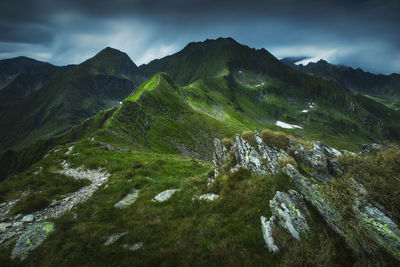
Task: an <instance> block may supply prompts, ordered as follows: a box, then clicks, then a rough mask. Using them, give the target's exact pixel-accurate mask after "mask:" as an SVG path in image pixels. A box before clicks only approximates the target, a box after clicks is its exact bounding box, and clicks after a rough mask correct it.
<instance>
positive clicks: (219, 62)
mask: <svg viewBox="0 0 400 267" xmlns="http://www.w3.org/2000/svg"><path fill="white" fill-rule="evenodd" d="M292 67H293V66H292ZM295 68H296V69H298V70H300V71H301V72H298V71H295V70H293V68H291V67H287V66H286V65H285V64H282V63H281V62H280V61H279V60H277V59H276V58H275V57H273V56H272V55H271V54H270V53H268V51H266V50H265V49H260V50H256V49H252V48H249V47H247V46H244V45H241V44H239V43H237V42H236V41H235V40H233V39H231V38H225V39H224V38H220V39H217V40H206V41H204V42H198V43H190V44H188V45H187V46H186V47H185V48H184V49H183V50H182V51H180V52H178V53H176V54H173V55H171V56H167V57H165V58H162V59H158V60H154V61H152V62H150V63H149V64H146V65H142V66H140V67H137V66H136V65H135V64H134V63H133V62H132V60H131V59H130V58H129V57H128V55H126V54H125V53H123V52H120V51H118V50H115V49H112V48H106V49H104V50H102V51H101V52H99V53H98V54H97V55H95V56H94V57H93V58H91V59H89V60H87V61H85V62H83V63H82V64H79V65H70V66H65V67H57V66H53V65H50V64H48V63H43V62H38V61H35V60H33V59H28V58H24V57H20V58H14V59H8V60H2V61H0V77H1V87H2V89H1V90H0V100H1V105H0V118H1V120H0V121H1V123H0V124H1V125H0V128H1V129H2V130H1V131H0V138H1V146H0V150H2V151H5V150H7V149H17V150H18V149H21V148H23V147H26V146H28V145H31V144H33V143H35V142H36V141H38V140H40V139H46V138H48V137H51V136H55V135H58V134H61V133H63V132H65V131H66V130H67V129H70V128H71V127H72V126H76V125H79V124H80V123H81V122H82V121H84V120H85V119H87V118H89V117H91V116H93V115H95V114H97V113H98V112H99V111H100V110H103V109H107V108H111V107H113V106H118V105H119V103H120V102H122V101H123V100H124V99H125V98H126V97H128V96H129V95H130V94H132V93H133V92H134V91H135V90H136V88H137V86H138V85H139V84H140V83H142V82H144V81H146V80H147V79H149V78H150V77H152V76H153V75H155V74H156V73H158V72H164V73H166V74H167V75H169V76H170V77H171V78H172V80H173V81H174V82H175V83H176V84H177V85H178V86H180V87H181V88H182V90H181V91H180V93H179V95H180V97H181V98H182V99H183V101H185V102H186V103H188V104H190V105H191V106H192V108H193V107H194V108H195V109H197V110H201V111H202V112H203V113H205V114H208V113H210V114H213V116H214V117H215V116H217V115H218V114H217V113H218V112H219V113H221V114H222V115H221V116H222V117H224V120H225V121H226V120H227V118H226V117H227V116H226V115H229V117H230V118H232V120H231V121H230V123H231V124H232V125H236V126H238V125H239V126H242V127H243V126H244V127H247V126H252V127H256V125H258V126H260V125H269V124H274V122H275V121H277V120H281V121H284V122H287V123H293V124H299V125H302V127H303V128H306V130H307V131H308V132H314V133H315V132H317V131H318V130H319V129H324V134H326V135H330V134H334V135H336V134H340V135H342V136H353V137H354V136H357V137H361V138H363V139H364V140H384V139H386V140H393V139H395V140H396V139H398V138H399V129H398V128H397V125H396V122H397V121H398V120H397V118H398V117H396V116H398V114H397V111H392V110H388V109H385V107H383V106H382V105H379V104H378V103H379V102H380V103H382V101H383V100H382V99H389V98H390V99H391V101H393V103H397V98H396V95H397V94H398V92H399V90H398V88H399V87H396V86H398V81H397V80H398V75H395V74H393V75H392V76H383V75H380V76H379V75H373V74H368V73H361V74H360V70H353V71H351V70H350V69H348V68H344V67H335V66H333V65H329V64H328V63H326V62H322V61H321V62H318V63H315V64H309V65H307V66H305V67H300V66H296V67H295ZM300 68H302V69H300ZM330 69H334V70H335V71H330ZM302 72H305V73H312V74H313V75H311V76H310V75H305V74H302ZM330 73H331V75H329V74H330ZM346 73H348V74H346ZM313 76H317V77H320V78H323V79H317V78H314V77H313ZM396 79H397V80H396ZM371 80H374V81H376V82H375V83H371V82H370V81H371ZM396 81H397V83H396ZM366 84H368V86H364V85H366ZM377 88H383V89H382V90H381V91H379V89H377ZM354 91H356V92H362V93H363V94H364V96H367V97H369V98H370V99H364V98H363V97H362V96H357V97H356V96H354ZM377 99H381V100H382V101H378V100H377ZM376 102H378V103H376ZM312 103H313V105H315V106H316V107H317V108H315V109H313V110H310V111H311V112H308V106H309V104H312ZM367 103H368V104H367ZM394 105H395V104H394ZM303 110H304V111H305V110H307V113H306V112H302V111H303Z"/></svg>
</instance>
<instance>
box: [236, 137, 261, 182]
mask: <svg viewBox="0 0 400 267" xmlns="http://www.w3.org/2000/svg"><path fill="white" fill-rule="evenodd" d="M232 151H233V152H234V153H235V158H236V162H237V166H238V167H236V169H238V168H240V167H242V168H244V169H247V170H249V171H251V172H252V173H256V174H260V175H264V174H267V173H268V170H267V167H266V166H265V164H263V163H262V161H261V158H260V155H259V154H258V152H257V151H256V150H255V149H254V148H252V147H251V145H250V144H249V143H248V142H247V141H246V140H244V139H243V138H242V137H241V136H240V134H237V135H236V136H235V141H234V144H233V146H232Z"/></svg>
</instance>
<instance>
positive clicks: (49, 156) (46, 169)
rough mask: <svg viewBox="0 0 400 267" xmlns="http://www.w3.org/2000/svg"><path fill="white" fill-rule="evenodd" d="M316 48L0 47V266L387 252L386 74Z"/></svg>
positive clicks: (393, 247) (386, 260)
mask: <svg viewBox="0 0 400 267" xmlns="http://www.w3.org/2000/svg"><path fill="white" fill-rule="evenodd" d="M152 54H153V53H152ZM322 63H323V62H320V64H318V65H321V66H322V65H323V67H324V70H325V68H327V70H332V71H328V72H325V71H324V72H322V74H323V75H322V74H321V72H320V71H318V69H315V68H311V67H310V68H302V67H296V66H291V65H290V66H288V65H285V64H284V63H282V62H281V61H280V60H278V59H277V58H275V57H274V56H273V55H272V54H271V53H269V52H268V51H267V50H265V49H253V48H250V47H248V46H246V45H243V44H240V43H238V42H237V41H235V40H234V39H232V38H218V39H215V40H209V39H207V40H205V41H203V42H193V43H189V44H188V45H186V46H185V47H184V48H183V49H182V50H181V51H179V52H177V53H175V54H172V55H169V56H167V57H164V58H161V59H157V60H154V61H151V62H149V63H147V64H143V65H140V66H137V65H136V64H135V63H134V62H133V61H132V60H131V59H130V58H129V56H128V55H127V54H126V53H124V52H122V51H119V50H117V49H113V48H110V47H107V48H105V49H103V50H102V51H100V52H99V53H97V54H96V55H95V56H93V57H92V58H90V59H88V60H86V61H85V62H83V63H81V64H78V65H69V66H65V67H57V66H53V65H51V64H47V63H44V62H38V61H35V60H33V59H28V58H15V59H8V60H0V88H1V89H0V100H1V101H0V140H1V141H0V266H193V265H196V266H398V265H399V264H400V229H399V223H400V209H399V207H400V198H399V195H400V146H399V140H400V126H399V122H400V113H399V111H398V110H396V109H395V108H393V107H397V105H395V104H396V103H395V102H396V101H397V98H396V96H397V95H398V94H397V90H398V89H397V88H398V87H397V83H396V79H397V78H396V77H397V76H396V75H394V76H393V77H392V78H393V79H392V78H390V79H389V78H388V77H386V78H385V77H375V76H374V77H375V78H376V79H379V80H381V81H382V82H381V83H377V84H375V85H374V86H372V85H371V86H372V87H371V88H370V89H371V90H363V87H360V86H362V85H363V84H365V83H367V81H366V80H363V79H364V78H365V79H367V78H368V77H369V78H368V79H367V80H368V81H370V78H371V77H372V76H371V75H369V74H366V73H361V74H362V75H359V76H358V77H357V78H354V79H353V78H352V77H349V76H348V75H350V76H351V75H355V74H354V72H353V71H349V72H346V73H347V74H346V75H345V73H344V72H342V71H341V70H340V71H339V70H337V69H335V68H332V67H330V66H329V65H326V64H322ZM306 69H307V71H306ZM310 73H311V74H310ZM335 73H336V74H335ZM357 73H358V74H360V72H357ZM357 73H356V74H357ZM339 74H340V75H339ZM338 75H339V76H338ZM374 77H372V78H374ZM339 78H340V79H339ZM375 78H374V79H375ZM347 81H352V83H351V84H347ZM353 82H357V83H356V84H354V83H353ZM379 84H384V85H385V86H389V85H390V86H391V88H390V90H389V89H388V88H386V89H385V90H383V91H382V92H381V91H380V90H378V89H379V88H376V87H377V86H378V85H379ZM355 85H357V86H356V87H354V86H355ZM364 89H368V88H364ZM372 93H373V94H372ZM378 93H379V94H378ZM377 94H378V95H377ZM389 100H390V101H389Z"/></svg>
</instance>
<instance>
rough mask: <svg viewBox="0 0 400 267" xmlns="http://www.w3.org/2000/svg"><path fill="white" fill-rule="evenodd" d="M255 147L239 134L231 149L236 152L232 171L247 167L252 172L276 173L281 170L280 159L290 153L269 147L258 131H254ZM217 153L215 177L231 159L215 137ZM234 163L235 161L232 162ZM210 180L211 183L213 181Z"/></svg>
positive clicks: (261, 173) (215, 156)
mask: <svg viewBox="0 0 400 267" xmlns="http://www.w3.org/2000/svg"><path fill="white" fill-rule="evenodd" d="M253 137H254V142H255V147H252V146H251V144H250V143H249V142H248V141H246V140H245V139H244V138H243V137H242V136H241V135H240V134H237V135H236V136H235V138H234V140H233V141H232V144H231V148H230V151H231V152H232V153H233V154H234V156H235V158H234V164H233V165H234V166H233V167H232V168H231V169H230V172H234V171H236V170H238V169H239V168H243V169H247V170H249V171H251V172H252V173H256V174H260V175H264V174H276V173H278V172H280V168H279V166H278V161H279V160H280V159H283V158H286V157H288V154H287V153H286V152H285V151H284V150H282V149H280V150H278V149H276V148H273V147H269V146H267V145H266V144H265V142H264V141H263V140H262V138H261V137H260V134H259V133H258V132H255V133H254V136H253ZM214 145H215V153H214V167H215V170H214V178H213V179H215V178H216V177H218V175H219V174H220V168H221V166H222V165H224V164H225V163H226V162H228V161H229V157H228V153H229V152H230V151H228V150H227V149H226V147H225V146H224V145H223V144H222V142H221V141H220V140H219V139H215V141H214ZM232 163H233V162H232ZM213 179H210V180H209V184H210V183H211V182H212V181H213Z"/></svg>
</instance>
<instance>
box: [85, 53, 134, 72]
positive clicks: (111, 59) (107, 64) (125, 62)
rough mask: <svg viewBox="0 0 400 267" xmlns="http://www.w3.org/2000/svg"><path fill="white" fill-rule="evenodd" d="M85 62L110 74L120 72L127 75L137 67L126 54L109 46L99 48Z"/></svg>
mask: <svg viewBox="0 0 400 267" xmlns="http://www.w3.org/2000/svg"><path fill="white" fill-rule="evenodd" d="M85 63H86V64H91V65H92V66H94V67H96V68H99V69H100V70H101V71H102V72H107V73H111V74H112V73H121V74H123V75H128V76H130V75H132V74H133V73H135V72H136V71H137V69H138V67H137V66H136V64H135V63H134V62H133V61H132V60H131V58H130V57H129V56H128V54H126V53H125V52H122V51H120V50H118V49H115V48H112V47H109V46H108V47H106V48H104V49H103V50H101V51H100V52H99V53H97V54H96V55H95V56H94V57H92V58H91V59H89V60H87V61H86V62H85ZM85 63H84V64H85Z"/></svg>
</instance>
